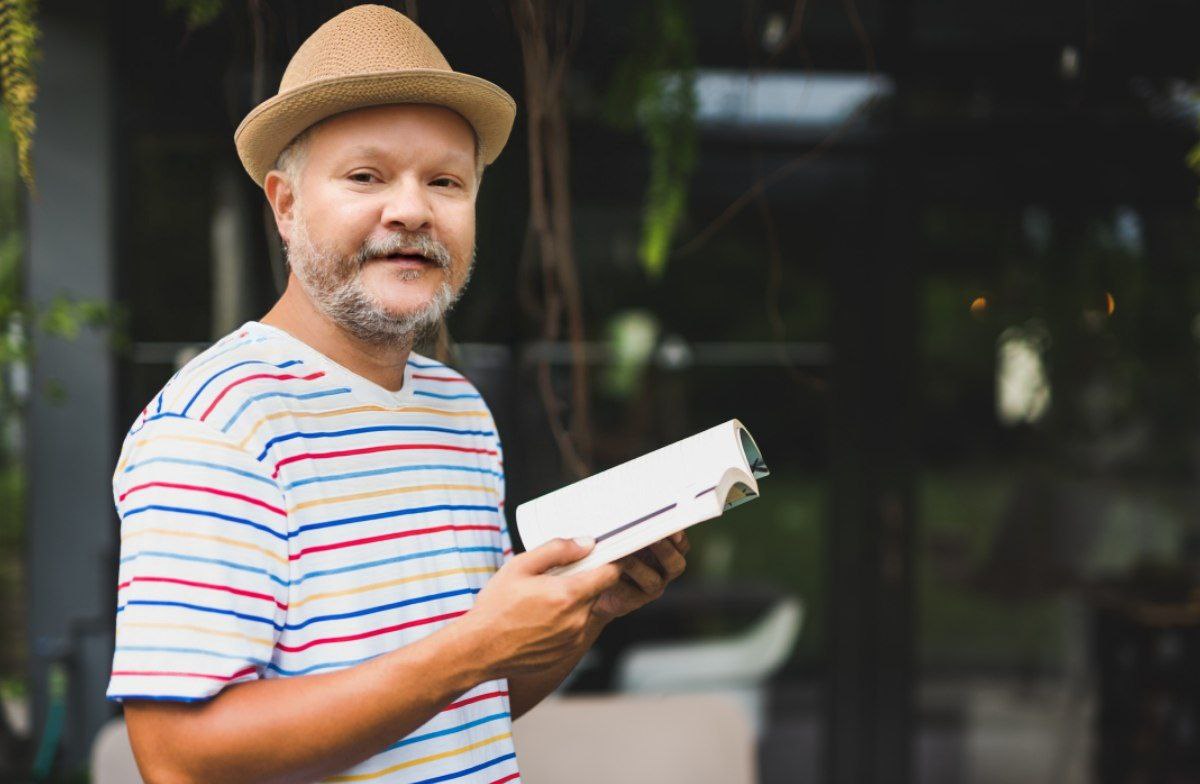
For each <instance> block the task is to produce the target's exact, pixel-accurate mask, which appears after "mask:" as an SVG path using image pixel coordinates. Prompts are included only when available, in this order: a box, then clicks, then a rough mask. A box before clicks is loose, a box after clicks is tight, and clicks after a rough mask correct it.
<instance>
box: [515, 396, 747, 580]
mask: <svg viewBox="0 0 1200 784" xmlns="http://www.w3.org/2000/svg"><path fill="white" fill-rule="evenodd" d="M767 474H768V471H767V465H766V463H764V462H763V459H762V454H761V453H760V452H759V451H758V446H757V445H755V443H754V439H753V438H751V437H750V432H749V431H748V430H746V428H745V426H743V425H742V423H741V422H739V421H738V420H736V419H731V420H729V421H728V422H726V423H724V424H722V425H717V426H716V427H714V428H710V429H709V430H705V431H704V432H702V433H697V434H696V435H694V436H690V437H688V438H685V439H683V440H682V441H676V442H675V443H674V444H671V445H669V446H664V447H663V448H662V449H656V450H654V451H653V452H650V453H648V454H645V455H642V456H641V457H638V458H635V459H633V460H630V461H629V462H628V463H622V464H621V465H619V466H615V467H613V468H610V469H608V470H607V471H602V472H600V473H598V474H595V475H594V476H590V477H588V478H587V479H582V480H580V481H578V482H576V483H574V484H571V485H567V486H566V487H563V488H561V489H559V490H555V491H554V492H552V493H547V494H546V495H544V496H541V497H539V498H535V499H533V500H532V501H526V502H525V503H523V504H521V505H520V506H518V507H517V530H518V531H519V532H520V534H521V541H522V542H524V543H525V547H526V548H527V549H529V550H532V549H533V548H535V547H538V546H539V545H542V544H545V543H546V542H548V541H550V540H551V539H554V538H555V537H560V536H561V537H564V538H575V537H584V536H590V537H592V538H593V539H595V540H596V548H595V549H594V550H592V552H591V553H589V554H588V555H587V557H585V558H583V559H582V560H579V561H577V562H575V563H573V564H570V565H569V566H564V567H561V568H559V569H556V570H554V573H556V574H570V573H572V572H578V571H582V570H584V569H590V568H592V567H595V566H599V565H600V564H604V563H608V562H610V561H615V560H617V559H618V558H622V557H624V556H626V555H629V554H630V553H633V552H636V551H638V550H640V549H642V548H643V547H646V546H648V545H651V544H653V543H654V542H657V541H659V540H660V539H665V538H666V537H668V536H670V535H671V534H673V533H675V532H676V531H682V530H683V529H684V528H687V527H688V526H690V525H695V524H696V523H699V522H702V521H704V520H709V519H711V518H713V517H717V516H718V515H720V514H721V513H722V512H724V511H725V510H726V509H732V508H733V507H735V506H738V505H740V504H743V503H745V502H746V501H749V500H751V499H753V498H756V497H757V496H758V480H759V479H761V478H762V477H764V476H766V475H767Z"/></svg>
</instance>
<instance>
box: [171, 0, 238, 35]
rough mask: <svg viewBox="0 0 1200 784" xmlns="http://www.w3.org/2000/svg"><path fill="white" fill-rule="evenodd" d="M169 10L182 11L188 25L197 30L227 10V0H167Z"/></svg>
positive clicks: (189, 27)
mask: <svg viewBox="0 0 1200 784" xmlns="http://www.w3.org/2000/svg"><path fill="white" fill-rule="evenodd" d="M166 2H167V10H168V11H172V12H174V11H182V12H183V13H184V14H185V15H186V16H187V26H188V29H190V30H195V29H197V28H200V27H204V26H205V25H208V24H211V23H212V22H213V21H214V20H215V19H216V18H217V17H218V16H220V15H221V12H222V11H224V10H225V0H166Z"/></svg>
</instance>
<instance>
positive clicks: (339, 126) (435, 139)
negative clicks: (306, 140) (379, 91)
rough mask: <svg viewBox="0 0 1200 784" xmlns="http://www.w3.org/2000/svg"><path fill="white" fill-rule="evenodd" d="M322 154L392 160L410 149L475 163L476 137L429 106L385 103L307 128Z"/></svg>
mask: <svg viewBox="0 0 1200 784" xmlns="http://www.w3.org/2000/svg"><path fill="white" fill-rule="evenodd" d="M312 140H313V141H314V142H315V143H316V144H317V145H319V146H321V147H324V148H325V150H324V151H325V152H326V154H332V155H335V156H337V157H339V158H341V157H374V158H390V157H395V156H397V155H399V154H401V153H404V152H406V151H410V150H412V149H414V148H415V147H423V148H426V149H427V150H428V151H432V152H435V153H438V154H444V155H446V156H448V157H458V156H463V157H466V158H467V159H471V160H473V159H474V156H475V145H476V137H475V132H474V130H473V129H472V128H471V126H470V124H468V123H467V121H466V120H464V119H463V118H462V116H461V115H459V114H458V113H457V112H454V111H452V110H450V109H446V108H444V107H441V106H432V105H428V104H388V105H385V106H371V107H365V108H362V109H353V110H351V111H348V112H342V113H341V114H338V115H335V116H333V117H330V118H328V119H326V120H324V121H322V122H321V123H320V124H318V125H317V126H316V127H314V128H313V129H312Z"/></svg>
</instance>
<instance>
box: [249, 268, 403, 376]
mask: <svg viewBox="0 0 1200 784" xmlns="http://www.w3.org/2000/svg"><path fill="white" fill-rule="evenodd" d="M259 321H260V322H261V323H263V324H267V325H269V326H272V327H275V328H276V329H281V330H283V331H284V332H286V333H288V334H289V335H291V336H292V337H294V338H296V339H297V340H299V341H301V342H303V343H306V344H308V345H309V346H310V347H312V348H314V349H316V350H317V351H319V352H321V353H322V354H324V355H325V356H327V357H329V358H330V359H332V360H333V361H334V362H336V363H338V364H339V365H341V366H342V367H344V368H346V369H347V370H350V371H352V372H354V373H357V374H358V375H360V376H362V377H363V378H365V379H367V380H369V381H372V382H374V383H376V384H378V385H379V386H381V387H383V388H384V389H387V390H390V391H392V392H398V391H399V390H400V387H402V386H403V385H404V364H405V362H407V361H408V355H409V353H410V352H411V348H408V347H404V346H374V345H367V344H364V343H363V342H362V341H360V340H358V339H357V338H355V337H354V336H353V335H351V334H350V333H348V332H346V331H345V330H344V329H342V328H341V327H339V326H338V325H337V324H335V323H333V322H332V321H330V320H329V318H328V317H327V316H325V314H323V313H321V312H320V311H319V310H317V309H316V308H315V307H314V306H313V304H312V301H311V300H309V298H308V296H307V295H306V294H305V293H304V289H303V288H302V287H301V286H300V282H299V281H298V280H296V276H295V275H290V276H288V285H287V289H286V290H285V291H284V292H283V296H282V297H280V298H279V301H278V302H276V303H275V306H274V307H273V308H271V310H270V311H269V312H268V313H267V315H265V316H263V317H262V318H261V319H259Z"/></svg>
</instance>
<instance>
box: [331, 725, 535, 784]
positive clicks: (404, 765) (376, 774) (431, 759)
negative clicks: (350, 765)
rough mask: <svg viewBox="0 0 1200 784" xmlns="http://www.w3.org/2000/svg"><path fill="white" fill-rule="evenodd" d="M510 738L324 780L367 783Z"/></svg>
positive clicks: (497, 737) (482, 742)
mask: <svg viewBox="0 0 1200 784" xmlns="http://www.w3.org/2000/svg"><path fill="white" fill-rule="evenodd" d="M511 737H512V733H511V732H506V733H504V734H503V735H494V736H492V737H490V738H488V739H487V740H481V741H479V742H478V743H472V744H471V745H470V746H463V747H462V748H461V749H455V750H454V751H443V752H442V753H441V754H430V755H429V756H428V757H420V758H419V759H414V760H409V761H408V762H401V763H400V764H399V765H392V766H391V767H390V768H384V769H383V770H377V771H375V772H374V773H359V774H357V775H352V776H334V777H333V778H329V779H325V780H326V781H367V780H369V779H377V778H379V777H380V776H386V775H387V774H389V773H395V772H396V771H398V770H404V769H405V768H415V767H416V766H417V765H424V764H425V763H427V762H436V761H438V760H441V759H446V758H447V757H454V756H457V755H459V754H466V753H467V752H468V751H474V750H475V749H478V748H481V747H483V746H487V745H488V744H491V743H495V742H497V741H501V740H505V739H507V738H511Z"/></svg>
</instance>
